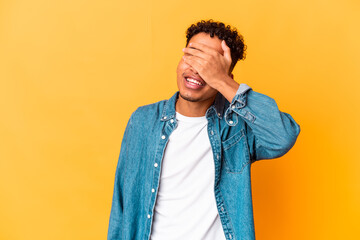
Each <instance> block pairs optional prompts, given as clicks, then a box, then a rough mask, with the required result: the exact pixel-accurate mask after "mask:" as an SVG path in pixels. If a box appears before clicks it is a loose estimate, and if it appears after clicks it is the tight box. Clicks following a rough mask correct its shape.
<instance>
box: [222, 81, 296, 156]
mask: <svg viewBox="0 0 360 240" xmlns="http://www.w3.org/2000/svg"><path fill="white" fill-rule="evenodd" d="M239 118H242V119H243V120H244V121H245V125H246V132H247V140H248V146H249V149H250V152H251V157H252V160H254V161H255V160H260V159H270V158H276V157H280V156H282V155H284V154H285V153H287V152H288V151H289V150H290V149H291V148H292V146H293V145H294V144H295V142H296V139H297V137H298V135H299V133H300V126H299V125H298V124H297V123H296V122H295V120H294V119H293V118H292V116H291V115H290V114H288V113H285V112H281V111H280V110H279V108H278V106H277V104H276V102H275V100H274V99H272V98H271V97H268V96H266V95H264V94H261V93H258V92H255V91H253V90H252V89H251V88H250V87H249V86H248V85H246V84H240V86H239V88H238V90H237V92H236V95H235V97H234V98H233V100H232V102H231V103H230V105H229V107H228V108H227V109H226V112H225V121H226V123H227V124H228V125H229V126H235V125H236V124H238V122H239Z"/></svg>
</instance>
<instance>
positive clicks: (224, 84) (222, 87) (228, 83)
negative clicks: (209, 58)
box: [217, 76, 240, 103]
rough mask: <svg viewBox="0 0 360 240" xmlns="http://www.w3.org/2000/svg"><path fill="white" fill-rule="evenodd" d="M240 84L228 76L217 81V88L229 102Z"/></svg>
mask: <svg viewBox="0 0 360 240" xmlns="http://www.w3.org/2000/svg"><path fill="white" fill-rule="evenodd" d="M239 86H240V84H239V83H237V82H236V81H235V80H234V79H232V78H231V77H230V76H227V77H226V78H224V80H223V81H220V82H219V85H218V87H217V90H218V91H219V92H220V93H221V94H222V95H223V96H224V97H225V98H226V99H227V100H228V101H229V102H230V103H231V102H232V100H233V98H234V97H235V95H236V92H237V90H238V89H239Z"/></svg>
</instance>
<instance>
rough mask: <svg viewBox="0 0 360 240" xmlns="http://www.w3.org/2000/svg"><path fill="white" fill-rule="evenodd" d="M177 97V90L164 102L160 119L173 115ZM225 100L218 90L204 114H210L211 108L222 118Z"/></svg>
mask: <svg viewBox="0 0 360 240" xmlns="http://www.w3.org/2000/svg"><path fill="white" fill-rule="evenodd" d="M178 97H179V91H177V92H176V93H175V94H174V95H173V96H172V97H171V98H170V99H169V100H167V101H166V102H165V105H164V109H163V111H162V114H161V119H160V120H161V121H167V120H170V119H172V118H174V117H175V114H176V110H175V104H176V100H177V99H178ZM225 102H226V99H225V97H224V96H223V95H222V94H221V93H220V92H218V93H217V94H216V97H215V101H214V103H213V104H212V105H211V106H210V107H209V108H208V110H207V111H206V116H209V115H210V114H212V112H213V110H215V115H216V116H217V117H218V118H220V119H222V116H223V112H224V105H225Z"/></svg>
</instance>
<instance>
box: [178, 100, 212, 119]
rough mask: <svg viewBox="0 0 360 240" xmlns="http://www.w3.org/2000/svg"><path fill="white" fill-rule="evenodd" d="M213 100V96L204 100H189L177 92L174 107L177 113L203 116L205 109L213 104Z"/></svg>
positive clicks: (188, 115)
mask: <svg viewBox="0 0 360 240" xmlns="http://www.w3.org/2000/svg"><path fill="white" fill-rule="evenodd" d="M214 100H215V97H213V98H211V99H207V100H205V101H198V102H191V101H188V100H185V99H183V98H182V97H181V96H180V94H179V97H178V99H177V102H176V105H175V109H176V111H177V112H178V113H180V114H181V115H184V116H187V117H202V116H205V114H206V111H207V110H208V108H209V107H210V106H211V105H212V104H213V102H214Z"/></svg>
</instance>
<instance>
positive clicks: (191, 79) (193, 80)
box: [185, 77, 204, 86]
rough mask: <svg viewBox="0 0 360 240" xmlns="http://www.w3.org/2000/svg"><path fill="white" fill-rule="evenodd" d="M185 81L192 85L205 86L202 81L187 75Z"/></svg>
mask: <svg viewBox="0 0 360 240" xmlns="http://www.w3.org/2000/svg"><path fill="white" fill-rule="evenodd" d="M185 81H186V82H187V83H189V84H191V85H197V86H204V84H203V83H202V82H200V81H198V80H196V79H193V78H190V77H185Z"/></svg>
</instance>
